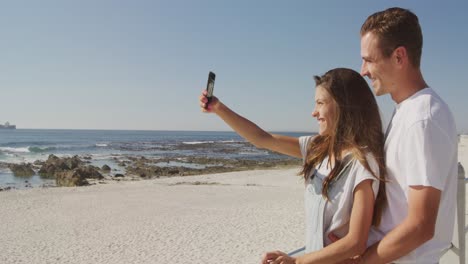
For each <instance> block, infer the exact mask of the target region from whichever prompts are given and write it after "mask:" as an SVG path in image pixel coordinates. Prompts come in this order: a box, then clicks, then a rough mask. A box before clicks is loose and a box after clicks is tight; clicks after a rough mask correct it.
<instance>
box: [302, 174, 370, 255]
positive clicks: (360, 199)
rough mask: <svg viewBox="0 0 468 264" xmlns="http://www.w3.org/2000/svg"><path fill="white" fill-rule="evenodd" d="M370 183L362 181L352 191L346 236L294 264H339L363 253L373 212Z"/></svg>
mask: <svg viewBox="0 0 468 264" xmlns="http://www.w3.org/2000/svg"><path fill="white" fill-rule="evenodd" d="M372 181H373V180H370V179H369V180H364V181H362V182H361V183H359V185H358V186H356V188H355V189H354V200H353V209H352V211H351V219H350V223H349V232H348V234H347V235H346V236H344V237H343V238H342V239H340V240H338V241H336V242H334V243H332V244H330V245H328V246H327V247H325V248H323V249H321V250H319V251H316V252H311V253H309V254H306V255H304V256H301V257H298V258H297V259H296V260H295V263H296V264H304V263H307V264H309V263H310V264H312V263H340V262H341V261H343V260H347V259H349V258H352V257H355V256H357V255H361V254H363V253H364V251H365V250H366V244H367V239H368V236H369V230H370V226H371V224H372V214H373V211H374V192H373V190H372Z"/></svg>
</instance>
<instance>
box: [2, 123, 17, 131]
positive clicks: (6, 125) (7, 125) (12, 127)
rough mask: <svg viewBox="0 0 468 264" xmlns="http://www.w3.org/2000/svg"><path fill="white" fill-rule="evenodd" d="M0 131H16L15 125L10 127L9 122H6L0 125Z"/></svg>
mask: <svg viewBox="0 0 468 264" xmlns="http://www.w3.org/2000/svg"><path fill="white" fill-rule="evenodd" d="M0 129H16V125H10V122H6V123H5V124H4V125H1V124H0Z"/></svg>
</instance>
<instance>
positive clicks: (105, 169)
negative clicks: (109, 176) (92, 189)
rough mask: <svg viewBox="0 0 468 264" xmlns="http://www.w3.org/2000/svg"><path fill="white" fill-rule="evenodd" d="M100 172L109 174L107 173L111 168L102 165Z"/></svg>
mask: <svg viewBox="0 0 468 264" xmlns="http://www.w3.org/2000/svg"><path fill="white" fill-rule="evenodd" d="M101 170H103V171H107V172H109V171H111V168H110V167H109V166H108V165H107V164H104V165H103V166H102V168H101Z"/></svg>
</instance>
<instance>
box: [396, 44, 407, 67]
mask: <svg viewBox="0 0 468 264" xmlns="http://www.w3.org/2000/svg"><path fill="white" fill-rule="evenodd" d="M393 57H394V58H395V60H394V61H395V63H396V64H397V65H400V66H402V65H404V64H406V63H407V62H408V53H407V52H406V48H405V47H403V46H399V47H398V48H396V49H395V50H394V51H393Z"/></svg>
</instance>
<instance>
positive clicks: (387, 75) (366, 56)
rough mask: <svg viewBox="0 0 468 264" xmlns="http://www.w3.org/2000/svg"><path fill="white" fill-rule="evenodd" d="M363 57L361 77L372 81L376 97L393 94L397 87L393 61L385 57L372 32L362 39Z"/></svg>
mask: <svg viewBox="0 0 468 264" xmlns="http://www.w3.org/2000/svg"><path fill="white" fill-rule="evenodd" d="M361 57H362V66H361V75H362V76H367V77H368V78H369V79H370V80H371V85H372V87H373V88H374V93H375V95H377V96H379V95H383V94H387V93H391V92H392V89H393V87H394V86H395V85H394V82H393V77H392V76H394V74H393V70H394V69H393V67H392V60H391V57H389V58H385V57H384V56H383V54H382V51H381V50H380V48H379V39H378V37H377V36H375V35H374V34H373V33H372V32H368V33H366V34H365V35H364V36H362V37H361Z"/></svg>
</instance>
